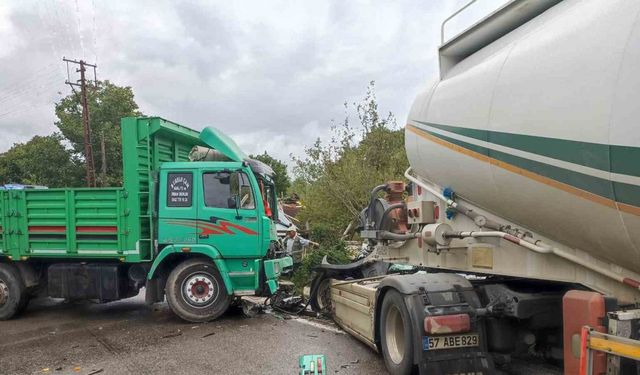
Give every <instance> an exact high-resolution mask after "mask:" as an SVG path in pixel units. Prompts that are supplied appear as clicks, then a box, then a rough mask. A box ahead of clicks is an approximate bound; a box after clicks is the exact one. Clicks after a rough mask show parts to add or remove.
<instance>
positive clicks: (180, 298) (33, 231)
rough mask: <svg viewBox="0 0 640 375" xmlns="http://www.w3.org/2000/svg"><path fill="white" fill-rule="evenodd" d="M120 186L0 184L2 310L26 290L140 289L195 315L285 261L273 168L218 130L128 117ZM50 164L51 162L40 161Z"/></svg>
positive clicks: (85, 296)
mask: <svg viewBox="0 0 640 375" xmlns="http://www.w3.org/2000/svg"><path fill="white" fill-rule="evenodd" d="M121 128H122V160H123V186H122V187H114V188H111V187H109V188H62V189H57V188H56V189H37V188H35V189H20V190H0V226H1V230H0V319H1V320H4V319H9V318H11V317H13V316H15V315H16V314H18V313H19V312H20V311H21V310H23V309H24V308H25V307H26V305H27V303H28V301H29V299H30V298H31V297H32V296H35V295H38V294H42V295H47V296H50V297H53V298H64V299H67V300H98V301H101V302H109V301H115V300H119V299H123V298H128V297H131V296H134V295H136V294H138V292H139V291H140V289H141V288H142V287H145V298H146V301H147V302H148V303H154V302H161V301H164V299H165V296H166V300H167V302H168V304H169V306H170V307H171V309H172V310H173V312H174V313H175V314H177V315H178V316H180V317H181V318H182V319H185V320H188V321H192V322H202V321H209V320H213V319H215V318H217V317H219V316H220V315H221V314H222V313H224V312H225V311H226V310H227V308H228V307H229V306H230V304H231V303H232V302H233V301H234V299H237V298H239V297H240V296H247V295H258V296H266V295H271V294H272V293H275V292H276V291H277V289H278V278H279V276H280V275H281V274H282V272H283V271H285V269H287V268H289V267H291V266H292V260H291V258H290V257H286V256H282V254H284V252H283V251H282V249H281V248H280V246H279V242H278V241H277V236H276V229H275V228H276V222H277V220H278V217H277V215H278V210H277V209H276V207H277V202H276V197H277V195H276V191H275V186H274V182H273V171H272V170H271V168H270V167H268V166H267V165H265V164H263V163H261V162H259V161H257V160H252V159H249V158H248V157H247V156H246V155H245V154H244V153H243V152H242V151H241V150H240V149H239V148H238V146H237V145H236V144H235V143H234V142H233V141H232V140H231V139H230V138H229V137H227V136H226V135H225V134H223V133H221V132H220V131H219V130H217V129H215V128H211V127H208V128H205V129H204V130H203V131H202V132H198V131H195V130H192V129H189V128H186V127H184V126H181V125H178V124H175V123H172V122H170V121H167V120H164V119H162V118H158V117H144V118H124V119H122V123H121ZM43 162H46V161H43Z"/></svg>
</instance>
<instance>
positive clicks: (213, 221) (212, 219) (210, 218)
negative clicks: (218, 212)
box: [209, 216, 219, 224]
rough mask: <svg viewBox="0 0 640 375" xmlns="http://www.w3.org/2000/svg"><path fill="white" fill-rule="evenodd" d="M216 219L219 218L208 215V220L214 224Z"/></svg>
mask: <svg viewBox="0 0 640 375" xmlns="http://www.w3.org/2000/svg"><path fill="white" fill-rule="evenodd" d="M218 219H219V218H218V217H215V216H211V217H209V221H210V222H212V223H214V224H215V223H217V222H218Z"/></svg>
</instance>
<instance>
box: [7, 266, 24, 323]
mask: <svg viewBox="0 0 640 375" xmlns="http://www.w3.org/2000/svg"><path fill="white" fill-rule="evenodd" d="M27 302H28V296H27V293H26V288H25V286H24V282H23V281H22V278H21V277H20V273H19V272H18V270H17V269H16V268H15V267H13V266H11V265H10V264H7V263H0V320H8V319H11V318H13V317H14V316H16V314H19V313H20V312H21V311H22V310H24V309H25V308H26V306H27Z"/></svg>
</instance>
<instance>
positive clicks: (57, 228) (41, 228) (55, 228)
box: [29, 225, 67, 233]
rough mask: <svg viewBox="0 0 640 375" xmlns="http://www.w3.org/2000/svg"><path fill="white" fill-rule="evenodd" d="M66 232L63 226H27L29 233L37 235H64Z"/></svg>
mask: <svg viewBox="0 0 640 375" xmlns="http://www.w3.org/2000/svg"><path fill="white" fill-rule="evenodd" d="M66 231H67V227H64V226H52V225H41V226H29V233H37V232H59V233H64V232H66Z"/></svg>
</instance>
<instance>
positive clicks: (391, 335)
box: [380, 290, 414, 375]
mask: <svg viewBox="0 0 640 375" xmlns="http://www.w3.org/2000/svg"><path fill="white" fill-rule="evenodd" d="M380 339H381V340H380V341H381V347H382V356H383V357H384V364H385V366H386V367H387V370H388V371H389V373H390V374H392V375H409V374H412V373H413V372H414V363H413V348H412V331H411V318H410V316H409V310H407V306H406V304H405V303H404V298H402V295H401V294H400V293H398V292H397V291H395V290H390V291H388V292H387V293H386V294H385V296H384V299H383V301H382V310H381V314H380Z"/></svg>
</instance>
